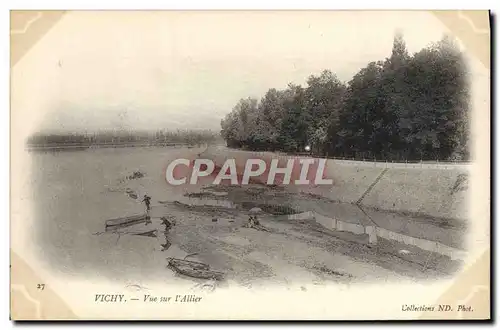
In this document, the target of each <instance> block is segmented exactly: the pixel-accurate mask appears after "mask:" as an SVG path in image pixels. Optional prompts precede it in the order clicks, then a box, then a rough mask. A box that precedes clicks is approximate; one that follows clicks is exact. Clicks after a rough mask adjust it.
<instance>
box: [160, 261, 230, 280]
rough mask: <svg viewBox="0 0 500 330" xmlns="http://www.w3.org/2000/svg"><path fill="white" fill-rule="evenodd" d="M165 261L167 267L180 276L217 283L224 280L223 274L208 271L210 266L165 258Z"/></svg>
mask: <svg viewBox="0 0 500 330" xmlns="http://www.w3.org/2000/svg"><path fill="white" fill-rule="evenodd" d="M167 260H168V265H167V267H168V268H170V269H172V270H173V271H175V272H176V273H178V274H181V275H185V276H189V277H195V278H202V279H209V280H212V279H213V280H218V281H221V280H222V279H223V278H224V273H222V272H218V271H215V270H210V266H209V265H207V264H204V263H202V262H197V261H190V260H183V259H176V258H167Z"/></svg>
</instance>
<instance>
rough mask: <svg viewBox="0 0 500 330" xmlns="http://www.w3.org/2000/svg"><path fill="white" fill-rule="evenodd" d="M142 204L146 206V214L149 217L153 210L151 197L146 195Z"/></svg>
mask: <svg viewBox="0 0 500 330" xmlns="http://www.w3.org/2000/svg"><path fill="white" fill-rule="evenodd" d="M142 202H144V204H145V205H146V214H147V215H148V216H149V211H150V210H151V197H149V196H148V195H144V199H143V200H142Z"/></svg>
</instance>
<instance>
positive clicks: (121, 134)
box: [26, 130, 220, 147]
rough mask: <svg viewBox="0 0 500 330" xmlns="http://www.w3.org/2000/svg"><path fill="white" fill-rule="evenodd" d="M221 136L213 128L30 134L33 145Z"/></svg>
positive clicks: (202, 140) (196, 140) (194, 141)
mask: <svg viewBox="0 0 500 330" xmlns="http://www.w3.org/2000/svg"><path fill="white" fill-rule="evenodd" d="M217 140H220V136H219V134H218V133H216V132H214V131H211V130H176V131H166V130H158V131H155V132H142V131H119V130H117V131H105V132H95V133H84V134H83V133H64V134H63V133H59V134H47V133H37V134H34V135H32V136H30V137H29V138H28V140H27V143H26V144H27V145H28V146H31V147H51V146H70V145H71V146H89V147H90V146H93V145H96V146H103V145H131V146H134V145H177V144H183V145H190V146H195V145H204V144H213V143H215V142H217Z"/></svg>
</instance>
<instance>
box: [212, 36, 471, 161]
mask: <svg viewBox="0 0 500 330" xmlns="http://www.w3.org/2000/svg"><path fill="white" fill-rule="evenodd" d="M469 99H470V91H469V78H468V74H467V67H466V63H465V58H464V54H463V53H462V52H461V51H460V48H459V47H458V46H457V44H456V42H455V41H454V40H453V39H452V38H450V37H448V36H445V37H443V39H442V40H440V41H439V42H437V43H435V44H431V45H430V46H428V47H426V48H424V49H422V50H421V51H419V52H418V53H415V54H413V55H410V54H409V53H408V51H407V48H406V44H405V41H404V39H403V37H402V35H400V34H397V35H396V36H395V37H394V43H393V48H392V53H391V54H390V56H389V57H388V58H386V59H385V60H383V61H377V62H371V63H369V64H368V65H367V66H366V67H364V68H362V69H361V70H360V71H359V72H358V73H357V74H356V75H354V77H353V78H352V79H351V80H350V81H349V82H347V83H344V82H342V81H340V80H339V79H338V78H337V76H336V75H335V74H334V73H332V72H331V71H329V70H325V71H323V72H322V73H321V74H320V75H319V76H315V75H312V76H310V77H309V78H308V80H307V86H305V87H302V86H299V85H295V84H289V85H288V88H286V89H285V90H277V89H274V88H271V89H269V90H268V91H267V93H266V94H265V95H264V96H263V97H262V98H261V99H260V100H258V99H255V98H246V99H241V100H240V101H239V102H238V103H237V104H236V106H235V107H234V108H233V110H232V111H231V112H230V113H229V114H228V115H227V116H226V117H225V118H224V119H223V120H222V121H221V127H222V131H221V135H222V137H223V138H224V140H225V141H226V143H227V145H228V146H230V147H235V148H245V149H251V150H280V151H285V152H301V151H303V150H304V148H305V147H306V146H310V147H311V148H312V152H313V153H314V154H317V155H322V156H325V155H326V156H336V157H355V158H376V159H381V160H382V159H385V160H389V161H390V160H403V159H407V160H421V159H423V160H430V159H432V160H436V159H439V160H467V159H468V157H469V152H468V150H469V148H468V134H469V133H468V132H469Z"/></svg>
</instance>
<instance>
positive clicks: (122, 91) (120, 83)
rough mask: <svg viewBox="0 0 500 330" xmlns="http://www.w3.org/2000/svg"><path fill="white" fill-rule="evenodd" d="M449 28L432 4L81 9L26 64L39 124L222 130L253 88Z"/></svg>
mask: <svg viewBox="0 0 500 330" xmlns="http://www.w3.org/2000/svg"><path fill="white" fill-rule="evenodd" d="M396 29H398V30H400V31H401V32H402V33H403V35H404V38H405V40H406V43H407V47H408V50H409V51H410V52H416V51H418V50H420V49H421V48H423V47H425V46H427V45H428V44H429V43H431V42H434V41H437V40H439V39H440V38H441V37H442V35H443V34H444V33H445V32H447V30H446V28H445V27H444V25H442V24H441V23H440V22H439V21H438V20H437V19H436V18H435V17H434V16H432V15H431V14H428V13H425V12H349V11H338V12H328V11H323V12H318V11H316V12H312V11H311V12H293V11H283V12H229V11H228V12H215V11H213V12H166V11H163V12H106V11H102V12H70V13H67V14H66V15H64V16H63V18H62V19H61V20H60V21H59V22H58V23H57V24H56V25H55V26H54V27H53V28H52V29H51V30H50V31H49V32H48V33H47V34H46V35H45V36H44V37H43V38H42V39H40V40H39V42H38V43H37V44H36V45H35V46H34V47H33V48H32V49H31V50H30V51H29V52H28V53H27V54H26V55H25V56H24V57H23V58H22V59H21V60H20V61H19V62H18V63H17V64H16V66H15V67H14V69H13V71H12V100H11V102H12V107H13V109H17V110H18V111H21V112H22V113H29V114H30V116H29V117H30V118H29V121H30V123H31V124H30V127H31V128H32V129H36V130H39V129H57V130H85V129H87V130H89V131H92V130H96V129H106V128H118V127H125V128H127V127H132V128H137V129H148V128H150V129H157V128H167V129H176V128H212V129H219V123H220V119H221V118H222V117H223V116H224V115H225V114H226V113H228V112H229V111H230V110H231V108H232V107H233V106H234V104H235V103H236V102H237V101H238V100H239V99H240V98H243V97H248V96H255V97H261V96H263V95H264V93H265V92H266V91H267V89H269V88H270V87H275V88H285V87H286V85H287V84H288V83H289V82H294V83H297V84H304V83H305V81H306V79H307V77H308V76H309V75H311V74H318V73H320V72H321V70H323V69H330V70H332V71H333V72H335V73H336V74H337V76H338V77H339V78H340V79H341V80H344V81H348V80H350V78H351V77H352V76H353V74H355V73H356V72H357V71H358V70H359V69H360V68H361V67H364V66H366V64H367V63H368V62H370V61H374V60H382V59H384V58H385V57H387V56H389V54H390V51H391V47H392V40H393V36H394V32H395V31H396Z"/></svg>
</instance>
